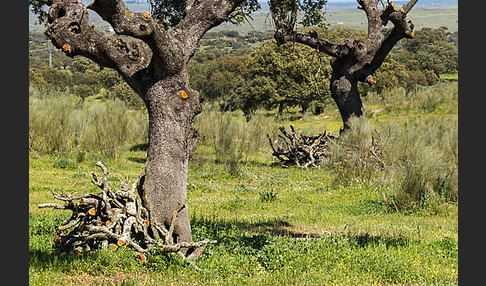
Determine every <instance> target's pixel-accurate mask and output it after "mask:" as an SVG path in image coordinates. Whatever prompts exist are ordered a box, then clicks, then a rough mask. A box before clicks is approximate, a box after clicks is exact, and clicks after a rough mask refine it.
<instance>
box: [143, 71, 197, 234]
mask: <svg viewBox="0 0 486 286" xmlns="http://www.w3.org/2000/svg"><path fill="white" fill-rule="evenodd" d="M145 102H146V105H147V109H148V112H149V147H148V151H147V164H146V169H145V180H144V185H143V194H142V200H143V203H144V205H145V207H146V208H147V209H148V210H149V211H150V215H151V220H153V221H154V222H155V223H159V224H163V225H165V227H166V228H167V229H168V228H169V227H170V225H171V222H172V219H173V218H174V212H176V214H177V216H176V218H175V219H176V220H175V227H174V231H173V240H174V242H175V243H177V242H181V241H185V242H192V235H191V226H190V222H189V214H188V209H187V205H185V206H184V207H183V208H182V209H181V207H182V206H183V205H184V204H186V201H187V170H188V162H189V159H190V158H191V155H192V153H193V151H194V149H195V146H196V140H197V136H196V135H195V134H194V132H193V129H192V127H191V122H192V119H193V118H194V116H195V115H196V114H198V113H199V112H200V110H201V107H200V104H199V99H198V93H197V91H195V90H192V89H191V88H190V87H189V86H188V81H187V73H183V74H182V75H177V76H173V77H170V78H167V79H164V80H161V81H159V82H157V83H156V84H155V85H154V86H152V87H151V88H150V89H149V91H148V93H147V95H146V100H145ZM179 209H181V211H180V212H177V211H178V210H179Z"/></svg>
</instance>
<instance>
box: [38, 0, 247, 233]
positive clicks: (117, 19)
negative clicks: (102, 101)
mask: <svg viewBox="0 0 486 286" xmlns="http://www.w3.org/2000/svg"><path fill="white" fill-rule="evenodd" d="M47 2H48V3H47V5H49V6H50V9H49V13H48V23H49V26H48V28H47V30H46V32H45V34H46V35H47V36H48V37H49V38H50V39H51V41H52V43H53V44H54V45H55V46H56V47H57V48H59V49H62V50H63V51H64V52H65V53H66V54H67V55H68V56H71V57H73V56H78V55H80V56H84V57H87V58H89V59H91V60H93V61H94V62H96V63H98V64H100V65H102V66H105V67H109V68H113V69H115V70H117V71H118V72H119V73H120V74H121V75H122V77H123V78H124V80H125V81H126V82H127V83H128V84H129V85H130V86H131V87H132V88H133V89H134V90H135V91H136V92H137V93H138V94H139V95H140V96H141V98H142V99H143V100H144V102H145V104H146V106H147V110H148V113H149V147H148V152H147V164H146V169H145V175H144V177H143V181H144V184H143V185H142V187H141V188H140V189H139V192H140V193H141V196H142V200H143V203H144V205H145V207H146V208H147V209H148V210H149V211H150V214H151V216H152V217H151V221H154V222H155V223H161V224H164V225H165V226H166V227H169V226H170V224H171V219H172V214H173V212H174V211H175V210H176V209H177V208H178V206H180V205H181V204H183V203H184V202H185V201H186V199H187V190H186V184H187V167H188V161H189V159H190V157H191V155H192V153H193V151H194V150H195V147H196V141H197V136H196V135H195V133H194V132H193V129H192V127H191V123H192V120H193V118H194V117H195V116H196V115H197V114H198V113H200V112H201V106H200V103H199V93H198V92H197V91H195V90H193V89H192V88H190V86H189V79H188V74H187V68H186V67H187V62H188V61H189V59H190V58H191V57H192V55H193V54H194V52H195V50H196V47H197V43H198V42H199V40H200V39H201V37H202V36H203V35H204V34H205V33H206V32H207V31H208V30H209V29H211V28H212V27H214V26H217V25H219V24H220V23H222V22H223V21H226V20H228V16H229V15H230V13H231V12H232V11H234V10H235V8H236V7H238V6H239V5H240V4H241V3H242V2H243V0H206V1H187V2H186V3H187V4H186V5H187V6H186V10H185V11H186V16H185V18H184V19H182V21H181V22H180V23H179V24H177V25H176V26H175V27H173V28H172V29H167V30H166V29H164V27H163V26H162V25H161V24H158V22H156V21H155V20H154V19H153V18H152V17H151V16H150V15H149V14H148V13H133V12H131V11H130V10H129V9H128V8H127V6H126V5H125V4H124V3H123V1H122V0H94V1H93V2H91V3H90V4H89V5H88V6H87V7H85V6H84V5H83V4H82V3H81V1H79V0H52V1H47ZM88 9H91V10H93V11H95V12H96V13H98V14H99V15H100V16H101V18H103V20H105V21H107V22H108V23H110V24H111V25H112V27H113V29H114V31H115V32H116V33H117V34H119V35H126V36H129V37H124V38H110V37H106V36H103V35H102V34H100V33H99V32H98V31H96V28H95V27H94V25H93V26H90V25H89V13H88ZM146 46H148V47H149V48H150V49H151V51H152V56H151V57H149V56H148V54H147V52H146V50H145V48H146ZM173 234H174V241H175V242H182V241H184V242H191V241H192V236H191V228H190V222H189V215H188V211H187V207H186V208H184V209H183V210H181V212H180V214H179V215H178V216H177V220H176V223H175V227H174V232H173Z"/></svg>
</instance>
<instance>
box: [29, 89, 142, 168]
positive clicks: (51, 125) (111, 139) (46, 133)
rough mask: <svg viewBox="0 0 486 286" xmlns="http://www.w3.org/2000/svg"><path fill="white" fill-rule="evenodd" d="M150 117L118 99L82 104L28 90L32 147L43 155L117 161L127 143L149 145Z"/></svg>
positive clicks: (53, 93)
mask: <svg viewBox="0 0 486 286" xmlns="http://www.w3.org/2000/svg"><path fill="white" fill-rule="evenodd" d="M147 139H148V118H147V114H145V113H141V112H131V111H130V110H128V108H127V107H126V105H125V104H124V103H123V102H122V101H121V100H118V99H115V100H106V101H86V102H81V101H80V100H79V99H78V98H75V97H73V96H70V95H69V94H67V93H66V92H60V91H57V90H49V89H39V88H35V87H34V88H31V89H30V90H29V148H30V149H31V150H34V151H37V152H41V153H54V152H61V153H69V152H73V153H76V156H77V160H78V162H81V161H82V160H83V159H84V154H85V152H86V151H90V152H101V153H102V154H104V155H106V156H109V157H112V158H115V157H116V153H117V151H118V150H119V149H120V147H121V146H122V145H123V144H124V143H125V142H126V141H128V140H131V141H138V142H140V141H142V142H146V141H147Z"/></svg>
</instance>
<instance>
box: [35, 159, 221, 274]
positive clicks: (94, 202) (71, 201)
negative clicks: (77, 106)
mask: <svg viewBox="0 0 486 286" xmlns="http://www.w3.org/2000/svg"><path fill="white" fill-rule="evenodd" d="M96 166H98V167H99V168H100V169H101V170H102V171H103V175H102V177H101V180H100V179H99V178H98V176H97V175H96V174H95V173H94V172H92V173H91V175H92V177H93V179H92V181H91V182H92V183H93V184H94V185H96V186H98V187H99V188H100V189H101V190H100V191H99V192H98V193H96V194H83V195H78V196H68V195H66V194H63V193H62V194H58V193H55V192H54V191H51V193H52V195H53V197H54V198H55V199H57V200H60V201H63V202H64V203H63V204H58V203H45V204H40V205H39V206H38V207H39V208H53V209H60V210H70V211H71V212H72V213H71V215H70V216H69V217H68V218H66V219H65V220H64V222H63V223H62V225H61V226H58V227H57V228H56V232H57V235H58V236H57V237H55V238H54V247H55V253H56V254H59V253H73V254H78V255H81V254H82V253H83V252H87V251H91V250H94V249H98V248H107V247H112V248H113V249H115V250H116V249H118V248H119V247H123V246H129V247H132V248H133V249H135V251H136V252H135V255H134V256H135V257H136V258H137V259H138V260H140V261H146V260H147V254H149V253H150V251H152V250H154V251H158V252H160V251H161V252H167V253H168V252H176V253H177V254H179V255H180V256H181V257H182V258H183V259H192V258H197V257H195V255H194V253H198V255H200V253H201V252H202V248H203V247H204V246H205V245H206V244H208V243H216V242H217V241H215V240H209V239H205V240H202V241H199V242H179V243H176V244H174V243H173V240H172V231H173V229H174V224H175V221H176V219H177V215H178V214H179V212H180V211H181V210H182V209H183V208H184V207H185V206H186V204H185V203H183V204H182V205H181V206H179V208H178V210H177V211H175V212H174V213H173V216H172V222H171V225H170V227H169V229H167V228H166V227H165V226H164V225H162V224H158V223H152V222H151V221H150V216H149V211H148V210H147V209H146V208H145V207H144V206H143V205H142V201H141V199H140V197H139V196H138V195H137V194H135V190H137V188H139V187H140V186H139V184H140V178H139V179H138V180H137V181H136V182H134V183H133V185H132V186H131V189H129V188H128V186H127V185H124V186H122V188H121V189H119V190H112V189H111V188H110V187H109V186H108V175H109V172H108V169H107V168H106V167H105V166H104V165H103V164H102V163H101V162H97V163H96ZM189 250H191V251H189ZM191 252H192V253H193V254H191V255H189V256H186V254H185V253H191ZM189 263H190V264H191V265H193V266H194V267H196V268H197V266H195V265H194V264H193V263H191V262H189Z"/></svg>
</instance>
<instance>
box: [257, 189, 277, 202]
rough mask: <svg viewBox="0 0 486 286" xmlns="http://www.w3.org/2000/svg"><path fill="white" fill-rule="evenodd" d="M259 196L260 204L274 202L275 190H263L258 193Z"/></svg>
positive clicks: (275, 197)
mask: <svg viewBox="0 0 486 286" xmlns="http://www.w3.org/2000/svg"><path fill="white" fill-rule="evenodd" d="M258 194H259V195H260V201H261V202H262V203H271V202H274V201H275V200H276V199H277V194H278V192H276V191H275V190H273V189H271V190H263V191H261V192H259V193H258Z"/></svg>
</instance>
